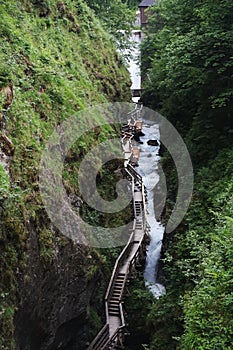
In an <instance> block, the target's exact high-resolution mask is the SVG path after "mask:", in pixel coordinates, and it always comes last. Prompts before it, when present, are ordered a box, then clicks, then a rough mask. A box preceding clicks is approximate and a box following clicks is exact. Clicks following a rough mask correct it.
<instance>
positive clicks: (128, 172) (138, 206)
mask: <svg viewBox="0 0 233 350" xmlns="http://www.w3.org/2000/svg"><path fill="white" fill-rule="evenodd" d="M140 111H141V109H140V108H139V107H138V106H137V105H136V108H135V110H134V111H133V112H131V113H130V114H129V115H128V124H126V125H124V126H123V127H122V139H121V143H122V148H123V152H124V157H125V163H124V172H125V177H126V178H127V179H128V180H129V181H130V182H131V185H132V193H133V209H134V222H133V229H132V233H131V236H130V238H129V240H128V242H127V244H126V246H125V247H124V249H123V250H122V252H121V254H120V255H119V257H118V259H117V261H116V263H115V266H114V269H113V272H112V277H111V280H110V282H109V286H108V290H107V292H106V295H105V313H106V324H105V326H104V327H103V328H102V329H101V330H100V332H99V333H98V334H97V336H96V337H95V339H94V340H93V342H92V343H91V344H90V345H89V347H88V350H105V349H106V350H117V349H123V348H124V336H125V332H126V325H125V319H124V311H123V306H122V301H123V296H124V292H125V290H126V285H127V282H128V281H129V279H130V277H131V276H132V275H133V273H134V272H135V270H136V266H137V265H138V264H139V262H140V261H141V260H142V259H145V255H146V245H147V244H148V241H149V231H150V228H149V225H148V224H147V221H146V204H145V188H144V184H143V180H142V177H141V176H140V175H139V174H138V173H137V172H136V170H135V169H134V167H133V166H132V164H133V165H135V164H136V163H137V161H138V157H139V156H138V152H137V156H135V152H134V149H135V146H134V142H133V136H134V133H135V132H136V131H140V129H141V127H142V123H141V120H140Z"/></svg>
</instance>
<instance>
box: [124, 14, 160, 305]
mask: <svg viewBox="0 0 233 350" xmlns="http://www.w3.org/2000/svg"><path fill="white" fill-rule="evenodd" d="M138 21H139V16H138ZM137 24H139V22H138V23H137ZM142 37H143V35H142V32H141V31H140V30H134V31H132V36H131V41H132V43H133V48H132V50H131V59H130V60H129V65H128V69H129V72H130V76H131V81H132V86H131V90H135V89H141V72H140V64H139V56H140V44H141V40H142ZM132 100H133V102H135V103H137V102H138V100H139V98H137V97H136V98H132ZM143 133H144V134H145V136H143V137H141V141H142V142H143V144H141V145H140V148H141V152H140V160H139V167H138V168H137V171H138V172H139V173H140V175H141V176H142V177H143V181H144V184H145V186H146V190H147V199H148V203H147V221H148V223H149V225H150V227H151V240H150V244H149V246H148V250H147V257H146V267H145V271H144V278H145V281H146V285H147V287H148V288H149V290H150V291H151V292H152V294H153V295H154V297H155V298H158V297H160V296H161V295H163V294H164V293H165V288H164V286H162V285H161V284H159V283H157V267H158V262H159V259H160V252H161V247H162V239H163V234H164V226H163V225H162V224H161V223H160V222H158V221H157V220H156V218H155V209H154V196H156V193H154V188H155V186H156V184H157V183H158V181H159V174H158V163H159V159H160V157H159V155H158V152H159V146H149V145H148V144H147V141H148V140H159V136H160V135H159V126H158V124H155V123H153V121H149V120H148V121H147V120H144V121H143Z"/></svg>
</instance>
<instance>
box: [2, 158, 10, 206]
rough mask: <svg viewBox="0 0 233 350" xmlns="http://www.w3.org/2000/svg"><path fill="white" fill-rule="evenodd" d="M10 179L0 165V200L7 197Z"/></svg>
mask: <svg viewBox="0 0 233 350" xmlns="http://www.w3.org/2000/svg"><path fill="white" fill-rule="evenodd" d="M9 186H10V179H9V176H8V174H7V173H6V171H5V169H4V167H3V165H2V164H0V200H4V198H6V197H7V193H8V191H9Z"/></svg>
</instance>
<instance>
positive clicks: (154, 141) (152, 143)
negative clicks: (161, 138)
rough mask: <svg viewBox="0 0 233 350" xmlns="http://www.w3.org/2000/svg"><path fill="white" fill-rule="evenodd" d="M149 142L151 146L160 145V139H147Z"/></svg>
mask: <svg viewBox="0 0 233 350" xmlns="http://www.w3.org/2000/svg"><path fill="white" fill-rule="evenodd" d="M147 143H148V145H149V146H158V145H159V142H158V140H149V141H147Z"/></svg>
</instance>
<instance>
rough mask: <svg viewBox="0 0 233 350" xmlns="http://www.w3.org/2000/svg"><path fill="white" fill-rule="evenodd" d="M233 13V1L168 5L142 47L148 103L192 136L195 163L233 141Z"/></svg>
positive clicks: (158, 11) (170, 0) (175, 0)
mask: <svg viewBox="0 0 233 350" xmlns="http://www.w3.org/2000/svg"><path fill="white" fill-rule="evenodd" d="M232 10H233V5H232V2H231V1H229V0H225V1H222V2H221V4H220V3H215V4H213V3H212V2H210V1H208V0H206V1H195V2H194V1H188V2H187V1H181V0H165V1H162V2H160V3H159V4H158V5H157V6H156V7H155V11H154V14H153V15H152V17H151V24H150V26H149V29H148V38H147V39H146V40H145V42H144V43H143V46H142V68H143V75H144V84H145V94H144V101H145V102H146V103H147V104H149V105H150V106H151V107H153V108H160V109H161V112H162V113H163V114H164V115H165V116H166V117H168V118H169V119H170V120H171V121H172V122H174V123H175V124H176V125H177V126H179V130H180V131H181V130H182V132H183V133H184V131H188V130H191V131H190V133H189V134H188V135H187V139H189V143H190V144H191V143H192V144H193V147H192V145H190V147H192V149H191V151H192V154H193V159H194V161H196V160H199V159H200V157H201V159H205V158H207V157H208V156H211V155H214V154H216V150H217V148H218V147H219V144H220V145H221V147H223V146H225V145H226V144H227V142H228V140H230V138H231V136H232V135H231V130H232V118H231V111H232V100H233V99H232V95H233V86H232V70H233V60H232V49H233V35H232V25H231V21H230V19H229V18H230V17H231V13H232ZM216 138H218V144H216V142H215V139H216ZM203 145H205V147H207V148H205V149H204V148H203Z"/></svg>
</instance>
